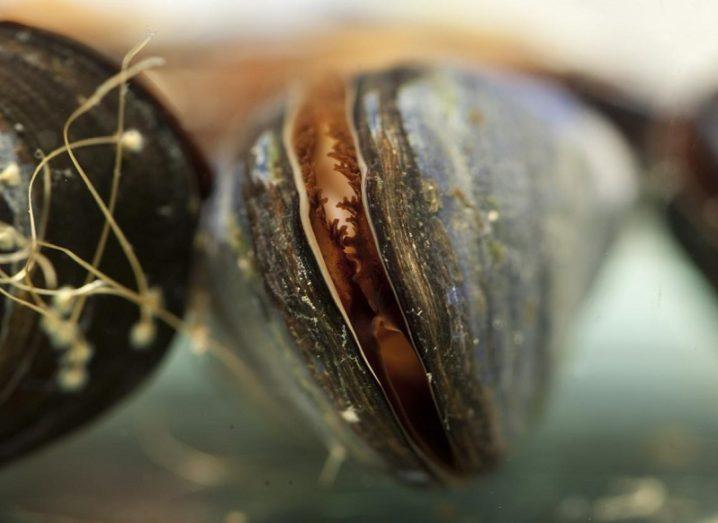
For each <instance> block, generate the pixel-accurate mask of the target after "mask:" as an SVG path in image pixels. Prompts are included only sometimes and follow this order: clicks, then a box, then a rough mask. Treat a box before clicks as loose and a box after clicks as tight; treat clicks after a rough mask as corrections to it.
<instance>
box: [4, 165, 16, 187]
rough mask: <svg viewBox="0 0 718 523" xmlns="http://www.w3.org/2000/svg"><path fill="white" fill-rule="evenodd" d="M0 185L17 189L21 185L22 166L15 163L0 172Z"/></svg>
mask: <svg viewBox="0 0 718 523" xmlns="http://www.w3.org/2000/svg"><path fill="white" fill-rule="evenodd" d="M0 183H3V184H5V185H7V186H9V187H17V186H18V185H20V166H19V165H18V164H17V163H15V162H12V163H10V164H8V165H7V166H6V167H5V168H4V169H3V170H2V172H0Z"/></svg>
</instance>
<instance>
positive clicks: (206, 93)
mask: <svg viewBox="0 0 718 523" xmlns="http://www.w3.org/2000/svg"><path fill="white" fill-rule="evenodd" d="M6 18H9V19H14V20H21V21H24V22H27V23H32V24H35V25H39V26H41V27H49V28H52V29H55V30H57V31H61V32H63V33H67V34H71V35H74V36H75V37H77V38H79V39H80V40H82V41H84V42H85V43H88V44H90V45H92V46H93V47H96V48H99V49H102V50H103V51H104V52H106V53H108V54H110V55H112V56H114V57H116V58H119V57H121V56H122V55H123V54H124V53H125V52H126V51H127V50H128V49H129V48H130V47H131V46H132V45H134V44H135V43H136V42H137V41H139V40H141V39H142V38H143V37H144V36H146V35H147V34H148V33H151V34H153V35H154V38H153V41H152V43H151V45H150V48H149V50H148V52H149V53H150V54H159V55H161V56H164V57H165V58H166V59H167V65H166V67H165V68H163V69H162V70H159V71H156V72H153V73H152V81H153V82H154V83H155V84H156V86H157V89H158V90H159V91H160V92H161V93H162V94H163V95H164V98H165V99H167V100H168V101H169V103H170V104H171V105H172V106H173V107H174V108H175V109H176V110H177V111H178V113H179V115H180V117H181V119H182V121H183V123H184V125H185V126H186V127H188V128H189V130H190V131H191V132H192V133H193V134H194V135H195V136H196V137H197V139H198V140H199V141H200V143H201V144H202V146H203V147H204V148H205V150H206V151H207V152H208V154H210V156H212V157H216V156H217V155H220V154H221V151H222V150H223V144H224V143H225V142H227V141H231V138H232V133H233V129H235V128H236V127H239V126H241V123H242V121H243V120H244V118H246V115H247V114H248V112H249V111H250V110H251V108H252V107H254V106H255V105H256V104H257V103H258V102H259V101H260V100H262V99H264V98H267V97H271V96H272V95H273V94H274V93H276V92H277V91H279V90H280V89H281V88H282V87H283V86H284V85H285V83H286V78H287V77H291V76H292V75H296V74H297V72H298V71H301V70H302V69H303V68H304V67H309V65H307V64H311V63H312V61H313V60H314V59H315V58H316V57H320V58H321V60H323V61H328V62H332V63H335V62H339V61H348V62H350V63H352V62H359V61H361V60H363V59H364V58H363V57H365V56H368V55H376V54H380V53H381V52H382V51H383V49H382V42H391V46H392V47H394V48H395V47H397V46H398V47H402V46H403V48H404V49H414V50H415V49H423V47H422V46H426V43H425V42H422V41H421V40H422V39H423V37H417V36H415V34H416V33H415V32H414V31H413V29H412V28H415V27H420V28H421V32H420V34H423V35H426V34H431V35H432V41H434V42H437V41H438V42H440V45H439V46H438V48H437V47H433V48H432V49H428V48H427V50H426V53H427V54H429V53H432V52H440V50H441V49H449V50H452V51H455V52H457V53H458V54H460V55H461V54H464V56H467V57H473V56H479V57H481V58H485V59H486V60H490V61H497V62H500V63H502V64H509V65H512V64H520V65H521V66H527V67H533V66H534V65H535V64H549V65H550V67H553V68H556V69H559V70H564V69H566V70H572V71H578V72H582V73H585V74H590V75H593V76H596V77H601V78H605V79H608V80H609V81H611V82H613V83H614V84H616V85H620V86H621V87H622V88H624V89H626V90H627V91H629V92H631V93H634V94H635V96H636V97H639V98H641V99H643V100H645V101H646V103H647V104H649V105H652V106H653V107H655V108H658V109H660V110H667V111H668V110H669V111H676V112H680V111H683V110H685V109H687V108H690V107H691V106H692V104H693V103H694V102H695V100H696V99H698V98H699V97H701V96H703V95H704V94H705V93H707V92H710V91H711V90H712V89H713V88H714V87H715V86H718V34H716V31H715V22H716V20H718V6H717V5H716V4H715V2H711V1H708V0H706V1H686V0H683V1H679V0H663V1H660V2H659V1H655V0H654V1H649V0H645V1H600V0H593V1H589V0H583V1H570V0H542V1H541V0H535V1H533V0H531V1H518V0H510V1H500V0H493V1H489V0H484V1H469V0H465V1H459V0H443V1H441V2H429V1H422V0H415V1H410V0H406V1H401V0H394V1H392V2H386V1H383V0H382V1H379V0H367V1H364V2H350V1H346V2H330V1H318V0H317V1H312V0H284V1H282V0H265V1H262V2H255V1H232V0H198V1H190V0H183V1H172V2H170V1H162V0H123V1H120V0H117V1H108V0H45V1H25V0H17V1H13V0H0V19H6ZM376 32H378V33H380V34H381V35H382V36H381V38H379V39H374V40H373V43H372V44H371V45H369V44H368V43H367V42H369V40H370V39H368V38H367V34H375V33H376ZM337 42H339V43H337ZM386 46H387V47H389V44H388V43H387V44H386ZM437 49H438V50H437ZM716 270H718V267H717V268H716ZM563 343H564V345H565V347H564V352H565V353H566V358H565V360H564V362H563V366H562V369H561V370H560V372H559V373H558V379H557V382H556V384H555V387H554V388H553V390H552V393H551V396H550V398H549V401H548V404H547V406H546V409H545V413H544V416H542V418H541V420H540V422H539V425H538V426H537V427H536V430H535V431H534V432H532V433H531V434H530V435H529V436H528V437H527V438H526V440H525V441H524V443H523V445H522V446H521V448H520V449H519V450H518V451H517V452H516V453H514V454H513V455H512V456H511V457H510V459H509V461H508V463H507V464H506V466H504V467H503V468H502V469H501V470H500V471H499V472H498V473H496V474H494V475H492V476H487V477H484V478H480V479H479V480H477V481H476V482H474V483H473V484H471V485H469V486H467V487H465V488H462V489H459V490H452V491H447V490H439V491H419V492H417V491H414V490H410V489H407V488H405V487H402V486H399V485H397V484H395V483H393V482H392V481H391V480H388V479H385V478H383V477H381V476H378V475H375V474H374V473H372V472H371V471H366V470H364V469H362V468H361V467H360V466H358V465H356V464H353V463H352V462H350V461H349V462H345V463H343V464H341V466H339V467H338V468H336V467H335V465H337V464H338V462H339V461H338V460H337V459H336V458H337V456H336V455H335V456H334V458H333V459H329V451H328V450H327V449H326V448H325V447H324V446H323V445H322V443H321V442H320V441H319V440H317V439H316V438H315V436H314V435H313V433H312V431H311V430H310V429H309V428H308V427H301V428H298V427H293V428H292V429H291V430H288V429H287V427H286V426H283V425H282V424H281V423H277V422H275V421H273V420H272V419H268V417H267V416H265V415H264V414H263V411H262V409H261V408H260V407H258V406H257V404H255V403H254V402H252V401H250V400H249V399H247V398H245V397H243V395H242V393H241V392H239V389H236V388H235V387H234V386H233V385H232V384H231V383H227V381H228V380H226V379H224V378H223V376H222V375H221V373H218V372H216V369H215V368H214V365H212V364H211V362H208V361H206V359H207V357H206V356H201V355H197V354H194V353H193V352H192V351H191V350H190V349H189V348H188V347H187V346H186V345H185V344H183V343H182V342H178V343H177V346H176V347H175V350H174V351H173V353H172V354H171V356H170V357H169V358H168V359H167V361H165V363H164V365H163V367H162V368H161V370H160V372H159V373H157V375H156V376H155V377H154V379H153V380H151V382H150V383H149V384H148V385H147V386H145V387H144V388H143V389H142V390H140V391H139V392H138V393H136V394H134V395H133V396H132V397H131V398H130V399H129V400H128V401H126V402H124V403H123V404H122V405H121V406H119V407H118V408H116V409H115V410H113V411H112V412H110V413H108V414H106V415H105V416H104V417H103V418H102V419H101V420H99V421H98V422H96V423H94V424H93V425H91V426H90V427H88V428H86V429H85V430H83V431H81V432H79V433H76V434H73V435H71V436H69V437H67V438H65V439H63V440H62V441H60V442H57V443H56V444H54V445H52V446H50V447H48V448H46V449H43V450H42V451H40V452H38V453H36V454H33V455H32V456H30V457H28V458H25V459H23V460H21V461H19V462H17V463H13V464H11V465H10V466H8V467H5V468H3V469H2V470H0V521H3V522H5V521H8V522H13V523H24V522H27V523H34V522H48V523H54V522H57V523H80V522H82V523H91V522H93V523H94V522H97V523H105V522H107V523H135V522H137V523H139V522H142V523H145V522H177V523H195V522H197V523H204V522H220V523H249V522H252V523H254V522H290V521H307V522H320V521H330V522H364V521H418V522H421V521H427V522H429V521H439V522H475V521H478V522H481V521H489V522H491V521H497V522H553V521H556V522H579V521H599V522H603V521H621V522H678V523H683V522H686V523H691V522H696V523H718V496H717V495H716V493H718V379H716V378H717V377H718V300H716V297H715V295H714V293H713V291H712V289H711V288H710V287H709V285H708V284H707V283H706V282H705V280H704V279H703V277H702V276H701V275H700V274H699V273H698V272H697V271H696V270H695V269H694V268H693V266H692V264H691V262H690V260H689V259H688V258H687V257H686V255H685V254H684V252H683V251H682V250H681V249H680V248H679V247H678V246H677V245H676V244H675V243H674V240H673V239H672V238H671V237H670V235H669V234H667V232H666V230H665V224H664V223H663V218H662V217H661V216H658V215H656V214H655V213H653V212H652V211H650V210H649V209H645V208H639V209H638V210H637V211H636V212H635V213H634V214H633V215H632V216H631V217H630V218H629V221H628V223H627V225H626V227H625V229H624V231H623V233H622V235H621V237H620V238H619V240H618V242H617V244H616V245H615V248H614V249H613V250H612V251H611V252H610V253H609V255H608V256H607V259H606V263H605V264H604V268H603V270H602V272H601V274H600V276H599V279H598V281H597V282H596V284H595V286H594V289H593V292H592V294H591V295H590V297H589V299H588V300H587V303H586V306H585V308H584V309H583V310H582V311H581V314H580V318H579V321H578V322H577V323H576V325H575V326H574V328H573V329H572V331H571V332H570V333H569V334H568V335H567V336H566V338H565V339H564V342H563Z"/></svg>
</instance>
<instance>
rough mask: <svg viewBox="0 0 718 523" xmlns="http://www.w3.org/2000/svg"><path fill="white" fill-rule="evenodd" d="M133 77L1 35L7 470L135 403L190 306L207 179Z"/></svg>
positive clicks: (39, 38) (11, 32) (3, 28)
mask: <svg viewBox="0 0 718 523" xmlns="http://www.w3.org/2000/svg"><path fill="white" fill-rule="evenodd" d="M125 65H126V66H127V67H125V68H123V69H122V71H123V72H122V73H121V72H120V68H119V67H118V66H115V65H113V64H112V63H110V62H109V61H108V60H106V59H104V58H103V57H101V56H99V55H98V54H96V53H95V52H94V51H92V50H90V49H88V48H86V47H85V46H83V45H81V44H78V43H76V42H73V41H70V40H68V39H66V38H63V37H62V36H59V35H56V34H51V33H48V32H45V31H42V30H38V29H33V28H30V27H25V26H22V25H18V24H14V23H9V22H2V23H0V249H1V250H2V252H0V269H2V273H1V274H0V282H1V284H2V285H1V286H0V291H1V292H2V294H3V296H2V299H1V300H0V317H1V318H2V323H1V324H0V462H6V461H9V460H11V459H14V458H16V457H18V456H21V455H23V454H25V453H26V452H28V451H30V450H32V449H35V448H36V447H38V446H41V445H43V444H45V443H46V442H49V441H51V440H53V439H55V438H57V437H59V436H61V435H63V434H65V433H67V432H68V431H70V430H72V429H74V428H76V427H78V426H80V425H82V424H84V423H85V422H87V421H89V420H91V419H93V418H95V417H96V416H97V415H98V414H100V413H101V412H103V411H105V410H106V409H107V408H108V407H110V406H111V405H113V404H115V403H116V402H117V401H119V400H120V399H122V398H123V397H125V396H126V395H127V394H128V393H130V392H131V391H133V390H134V389H135V388H136V387H137V386H138V385H139V384H140V383H141V382H142V381H143V380H144V379H145V378H146V377H147V376H148V375H149V374H150V373H151V372H152V371H153V370H154V369H155V368H156V367H157V365H158V364H159V362H160V361H161V359H162V356H163V354H164V353H165V352H166V351H167V349H168V346H169V344H170V341H171V340H172V337H173V333H174V332H173V330H172V329H171V328H169V327H168V326H167V325H165V324H164V323H162V322H158V321H157V320H156V318H155V311H156V310H158V309H159V308H162V310H163V311H168V313H171V314H174V315H181V314H182V312H183V310H184V307H185V302H186V291H187V279H188V273H189V263H190V257H191V245H192V239H193V237H194V233H195V229H196V223H197V217H198V213H199V207H200V189H201V180H202V179H206V174H207V168H206V166H205V164H204V162H203V160H202V159H201V158H200V156H199V154H198V153H197V152H196V151H195V149H194V147H193V146H192V145H191V144H190V142H189V141H188V139H187V138H186V137H185V135H184V133H183V132H182V130H181V129H180V127H179V125H178V124H177V122H176V121H175V120H174V118H173V117H172V116H170V114H169V113H168V112H167V111H166V110H165V109H164V107H163V106H162V104H161V103H160V102H159V101H158V100H157V99H156V98H155V97H154V96H153V95H152V94H150V92H149V91H148V90H147V89H146V88H145V87H143V86H142V85H140V84H139V83H138V82H137V81H136V80H134V79H129V76H130V70H129V69H128V67H129V68H130V69H131V65H129V64H125ZM123 74H125V76H126V77H123V76H122V75H123ZM111 78H115V79H116V80H117V81H116V82H115V83H114V84H112V83H109V84H108V83H107V82H108V81H109V80H110V79H111ZM63 128H64V130H65V133H64V136H63ZM31 181H34V185H33V186H32V187H30V183H31Z"/></svg>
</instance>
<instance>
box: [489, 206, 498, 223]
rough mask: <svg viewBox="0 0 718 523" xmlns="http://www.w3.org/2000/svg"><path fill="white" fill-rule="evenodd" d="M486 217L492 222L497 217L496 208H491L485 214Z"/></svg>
mask: <svg viewBox="0 0 718 523" xmlns="http://www.w3.org/2000/svg"><path fill="white" fill-rule="evenodd" d="M486 217H487V218H488V220H489V221H490V222H491V223H494V222H495V221H496V220H498V219H499V211H497V210H496V209H491V210H490V211H489V212H488V213H487V214H486Z"/></svg>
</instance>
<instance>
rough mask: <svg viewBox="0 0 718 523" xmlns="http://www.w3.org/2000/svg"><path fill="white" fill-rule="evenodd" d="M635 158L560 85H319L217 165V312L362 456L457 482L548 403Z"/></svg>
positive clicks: (298, 95)
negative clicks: (560, 347)
mask: <svg viewBox="0 0 718 523" xmlns="http://www.w3.org/2000/svg"><path fill="white" fill-rule="evenodd" d="M632 170H633V160H632V157H631V156H630V154H629V152H628V149H627V146H626V145H625V144H624V142H623V141H622V139H621V138H620V136H619V135H618V133H617V132H615V131H614V130H613V129H612V128H611V126H610V125H609V124H608V123H607V122H606V121H604V120H602V119H601V118H600V117H599V116H597V115H596V114H594V113H593V112H591V111H590V110H588V109H586V108H584V107H583V106H581V105H580V104H579V103H578V102H577V101H576V100H575V99H574V98H572V97H571V96H570V95H568V94H567V93H566V92H564V91H562V90H561V89H560V88H558V87H556V86H555V85H552V84H550V83H546V82H540V81H535V80H530V79H528V78H526V77H523V76H521V75H516V74H510V73H507V72H503V73H498V72H492V71H487V70H481V69H468V68H464V67H462V66H458V65H456V66H449V65H438V64H434V65H432V64H426V65H407V66H398V65H397V66H395V67H387V68H382V69H380V70H377V71H370V72H363V73H358V74H348V75H341V76H340V75H337V74H331V73H329V74H327V75H325V76H319V77H317V78H316V79H313V80H308V81H307V82H306V85H304V86H303V87H301V88H299V89H298V90H297V91H296V92H294V94H293V95H292V96H289V97H287V99H286V100H285V101H284V102H283V103H280V104H279V106H277V107H274V108H270V109H267V110H266V111H265V112H264V113H262V115H261V116H260V117H258V119H257V122H256V124H255V125H254V126H253V127H252V128H251V129H250V130H249V131H247V132H246V134H245V135H244V137H243V138H242V139H241V140H238V145H237V148H236V154H235V155H233V156H232V159H231V160H230V161H228V162H226V165H225V166H224V169H223V171H222V172H221V173H220V174H219V175H218V180H217V182H216V186H215V193H214V196H213V197H212V198H211V200H210V201H209V202H208V204H207V205H206V216H205V225H204V228H203V233H202V236H201V241H200V242H198V243H199V245H200V246H201V253H202V256H203V260H202V263H201V266H202V273H201V274H202V277H201V282H202V285H203V287H204V290H205V291H207V292H208V293H209V298H210V299H209V300H208V303H209V304H210V311H211V313H210V317H211V318H213V321H214V322H215V323H216V324H217V325H219V327H220V332H223V333H224V335H225V336H226V339H233V340H235V341H236V342H237V346H238V347H239V350H240V351H241V354H242V355H243V357H244V358H245V360H246V361H247V362H248V363H249V364H250V365H251V366H253V368H255V369H256V373H257V375H258V376H260V377H261V378H262V379H264V380H265V381H266V382H267V384H268V388H269V389H271V390H273V391H275V392H276V393H278V394H279V395H283V396H285V397H290V398H291V400H292V401H293V403H294V404H295V405H297V406H298V407H299V408H300V409H301V410H302V411H303V412H304V414H305V415H306V416H307V417H309V418H310V419H312V420H313V421H314V423H315V425H316V426H317V427H318V428H319V429H320V430H321V431H322V432H323V433H324V434H325V435H326V436H327V437H328V438H331V439H332V440H334V441H336V440H337V439H338V440H339V441H340V442H341V443H342V444H343V445H345V446H346V447H347V448H348V449H350V450H351V451H352V452H353V454H354V455H355V456H359V457H361V458H363V459H364V460H365V461H368V462H370V463H372V464H374V465H377V466H380V467H383V468H384V469H386V470H388V471H390V472H391V473H392V474H393V475H395V476H396V477H398V478H400V479H402V480H404V481H407V482H410V483H416V484H425V483H431V482H440V483H454V482H461V481H463V480H466V479H467V478H469V477H470V476H472V475H473V474H475V473H478V472H482V471H485V470H488V469H490V468H492V467H493V466H494V465H495V464H496V463H497V462H498V461H499V460H500V459H501V457H502V456H503V455H504V454H505V453H506V451H507V449H509V448H510V447H511V445H512V444H513V442H514V441H515V440H516V439H517V437H518V436H519V435H520V434H522V433H523V432H524V429H525V428H526V426H527V424H528V423H529V421H530V419H531V417H532V416H533V414H534V412H535V411H536V408H537V406H538V405H539V404H540V403H541V399H542V397H543V396H544V392H545V390H546V386H547V383H548V381H549V378H550V375H551V369H552V367H553V365H554V359H555V358H554V356H555V355H554V352H555V346H556V339H557V337H558V336H559V335H560V334H561V333H562V331H563V330H564V325H565V320H566V318H567V317H570V313H572V312H573V311H574V309H575V308H576V305H577V303H578V301H579V300H580V298H581V297H582V295H583V294H584V292H585V290H586V288H587V285H588V283H589V282H590V281H591V279H592V277H593V276H594V274H595V272H596V269H597V267H598V265H599V262H600V260H601V258H602V255H603V252H604V249H605V248H606V246H607V244H608V242H609V240H610V238H611V235H612V233H613V231H614V229H615V225H616V224H617V221H618V219H619V218H620V216H621V214H622V211H623V210H625V208H626V206H627V205H628V204H629V202H630V201H631V199H632V196H633V192H634V189H633V178H632V176H633V173H632Z"/></svg>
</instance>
